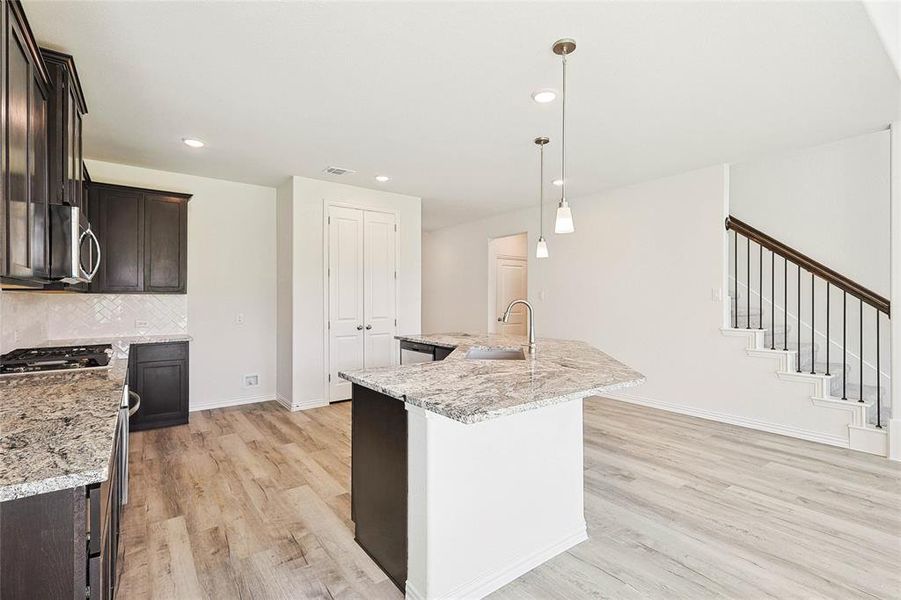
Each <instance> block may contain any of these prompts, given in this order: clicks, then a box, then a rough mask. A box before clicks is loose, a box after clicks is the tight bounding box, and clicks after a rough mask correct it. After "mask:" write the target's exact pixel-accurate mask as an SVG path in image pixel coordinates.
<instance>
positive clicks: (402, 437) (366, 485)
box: [351, 384, 407, 590]
mask: <svg viewBox="0 0 901 600" xmlns="http://www.w3.org/2000/svg"><path fill="white" fill-rule="evenodd" d="M351 412H352V425H351V426H352V433H351V463H352V466H351V477H352V479H351V519H353V522H354V525H355V537H356V540H357V543H358V544H360V546H361V547H362V548H363V550H365V551H366V553H367V554H369V556H371V557H372V559H373V560H374V561H375V562H376V563H377V564H378V565H379V567H381V569H382V570H383V571H384V572H385V573H386V574H387V575H388V577H390V578H391V581H393V582H394V584H395V585H396V586H397V587H399V588H400V589H401V590H403V589H404V587H405V585H406V581H407V411H406V409H405V408H404V403H403V402H401V401H399V400H397V399H395V398H390V397H388V396H385V395H383V394H379V393H378V392H375V391H373V390H370V389H369V388H366V387H363V386H360V385H356V384H355V385H354V386H353V405H352V408H351Z"/></svg>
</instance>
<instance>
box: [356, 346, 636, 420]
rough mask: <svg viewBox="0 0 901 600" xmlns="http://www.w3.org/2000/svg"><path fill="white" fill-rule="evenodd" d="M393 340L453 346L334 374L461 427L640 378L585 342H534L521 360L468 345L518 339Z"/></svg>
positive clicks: (632, 370)
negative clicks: (476, 352) (418, 359)
mask: <svg viewBox="0 0 901 600" xmlns="http://www.w3.org/2000/svg"><path fill="white" fill-rule="evenodd" d="M397 339H399V340H402V341H403V340H405V341H410V342H418V343H421V344H430V345H433V346H440V347H443V348H456V350H454V351H453V352H451V353H450V354H449V355H448V357H447V358H446V359H444V360H443V361H438V362H428V363H417V364H411V365H398V366H392V367H382V368H377V369H365V370H356V371H347V372H340V373H339V375H340V376H341V377H343V378H344V379H347V380H348V381H351V382H352V383H356V384H359V385H362V386H365V387H367V388H370V389H372V390H375V391H377V392H380V393H382V394H386V395H388V396H392V397H394V398H397V399H399V400H403V401H404V402H407V403H409V404H412V405H414V406H419V407H421V408H424V409H425V410H428V411H430V412H434V413H436V414H439V415H442V416H445V417H448V418H451V419H453V420H455V421H459V422H461V423H478V422H480V421H486V420H488V419H494V418H497V417H503V416H506V415H511V414H514V413H517V412H522V411H525V410H531V409H534V408H540V407H543V406H550V405H552V404H557V403H560V402H566V401H569V400H576V399H579V398H584V397H586V396H592V395H597V394H602V393H604V392H609V391H612V390H616V389H620V388H625V387H631V386H635V385H638V384H640V383H642V382H643V381H644V375H642V374H641V373H639V372H638V371H635V370H634V369H632V368H631V367H629V366H627V365H624V364H623V363H621V362H619V361H618V360H616V359H614V358H612V357H610V356H609V355H607V354H605V353H603V352H601V351H600V350H598V349H597V348H595V347H593V346H591V345H590V344H587V343H585V342H579V341H572V340H553V339H539V340H538V341H537V350H536V352H535V354H534V355H530V354H529V353H528V348H524V350H525V355H526V358H525V360H473V359H467V358H465V356H466V353H467V352H468V351H469V350H470V349H471V348H512V349H519V348H523V346H525V345H526V344H527V342H526V340H525V338H523V337H521V336H502V335H488V334H483V335H473V334H465V333H440V334H430V335H408V336H397Z"/></svg>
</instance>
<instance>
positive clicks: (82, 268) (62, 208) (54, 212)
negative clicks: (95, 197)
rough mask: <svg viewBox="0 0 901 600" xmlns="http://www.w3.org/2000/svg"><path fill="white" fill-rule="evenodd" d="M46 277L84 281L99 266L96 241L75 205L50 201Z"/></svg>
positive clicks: (91, 277) (85, 281) (87, 280)
mask: <svg viewBox="0 0 901 600" xmlns="http://www.w3.org/2000/svg"><path fill="white" fill-rule="evenodd" d="M49 211H50V215H49V216H50V278H51V279H53V280H56V281H62V282H63V283H88V282H90V281H91V280H92V279H94V275H96V274H97V269H99V268H100V242H99V241H98V240H97V236H96V235H94V232H93V231H91V224H90V223H88V219H87V217H85V215H84V213H82V211H81V209H80V208H78V207H77V206H69V205H67V204H51V205H50V206H49Z"/></svg>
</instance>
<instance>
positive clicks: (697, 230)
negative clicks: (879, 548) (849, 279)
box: [423, 167, 848, 439]
mask: <svg viewBox="0 0 901 600" xmlns="http://www.w3.org/2000/svg"><path fill="white" fill-rule="evenodd" d="M726 173H727V171H726V168H725V167H711V168H707V169H702V170H699V171H693V172H690V173H685V174H681V175H677V176H673V177H668V178H665V179H659V180H655V181H650V182H646V183H643V184H639V185H635V186H630V187H626V188H621V189H617V190H613V191H610V192H607V193H603V194H598V195H594V196H591V197H587V198H581V199H574V200H572V201H571V204H572V207H573V215H574V218H575V224H576V232H575V233H573V234H570V235H562V236H561V235H550V236H549V239H548V246H549V252H550V258H548V259H542V260H537V259H534V258H532V256H531V253H530V256H529V297H530V299H531V300H532V301H533V302H534V305H535V309H536V315H535V320H536V328H537V334H538V336H539V338H540V337H542V336H544V337H558V338H571V339H580V340H584V341H587V342H589V343H591V344H593V345H594V346H596V347H598V348H600V349H602V350H604V351H606V352H608V353H609V354H611V355H612V356H614V357H616V358H618V359H619V360H622V361H623V362H625V363H627V364H629V365H630V366H632V367H634V368H636V369H638V370H639V371H641V372H642V373H644V374H645V376H646V377H647V382H646V383H645V384H644V385H643V386H641V387H639V388H636V390H635V393H634V394H629V395H628V397H631V398H632V399H633V400H637V401H644V402H649V403H652V404H656V405H658V406H662V407H667V408H672V409H675V410H680V411H683V412H690V413H693V414H701V415H706V416H710V417H713V418H718V419H721V420H730V421H733V422H741V423H743V424H747V425H751V426H755V427H759V428H764V429H770V430H777V431H783V432H786V433H793V434H796V435H802V436H805V437H809V438H815V439H826V438H828V439H839V438H841V437H844V439H847V436H848V430H847V418H846V417H845V416H844V413H842V412H841V411H823V410H821V409H816V407H813V406H812V404H811V403H810V401H809V400H807V399H806V395H809V394H810V393H811V390H810V388H809V386H808V385H807V384H802V383H792V382H783V381H780V380H778V379H777V378H776V377H775V374H774V372H775V370H776V362H775V361H766V360H756V359H754V360H752V359H750V358H748V357H747V356H746V354H745V353H744V351H743V348H744V343H745V342H744V341H743V340H737V339H730V338H725V337H724V336H722V334H721V332H720V327H721V324H722V320H723V305H722V302H720V301H716V300H714V299H713V298H714V297H715V296H716V293H717V291H718V290H721V289H722V287H723V286H724V264H723V262H724V260H725V252H724V248H725V244H724V240H725V234H724V229H723V219H724V218H725V215H726V211H727V209H726V197H727V190H726V186H727V183H728V182H727V177H726ZM553 208H554V207H553V206H551V207H548V214H547V215H545V223H548V222H552V221H551V219H552V214H553ZM537 217H538V214H537V207H536V208H534V209H528V210H521V211H517V212H513V213H508V214H505V215H499V216H497V217H493V218H490V219H484V220H480V221H476V222H473V223H468V224H464V225H459V226H456V227H451V228H447V229H441V230H437V231H433V232H431V233H430V234H428V235H427V236H424V242H423V243H424V248H423V265H424V267H423V330H424V331H451V330H463V331H475V332H478V331H484V330H485V320H484V314H485V311H486V310H487V307H486V304H485V303H486V302H487V298H488V293H487V290H486V286H485V283H484V282H485V281H486V272H485V271H486V269H487V261H485V259H484V257H485V256H486V254H487V252H488V241H489V239H490V238H493V237H498V236H502V235H509V234H512V233H516V232H518V231H528V232H529V248H532V247H533V245H534V244H535V243H536V241H537V227H536V226H537V221H538V218H537ZM539 345H540V344H539ZM539 350H540V348H539ZM620 396H621V397H627V396H626V395H625V394H622V395H620ZM587 401H589V402H590V400H587ZM833 413H834V414H833Z"/></svg>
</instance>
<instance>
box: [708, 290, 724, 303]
mask: <svg viewBox="0 0 901 600" xmlns="http://www.w3.org/2000/svg"><path fill="white" fill-rule="evenodd" d="M710 299H711V300H713V301H714V302H722V301H723V288H712V289H711V290H710Z"/></svg>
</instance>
